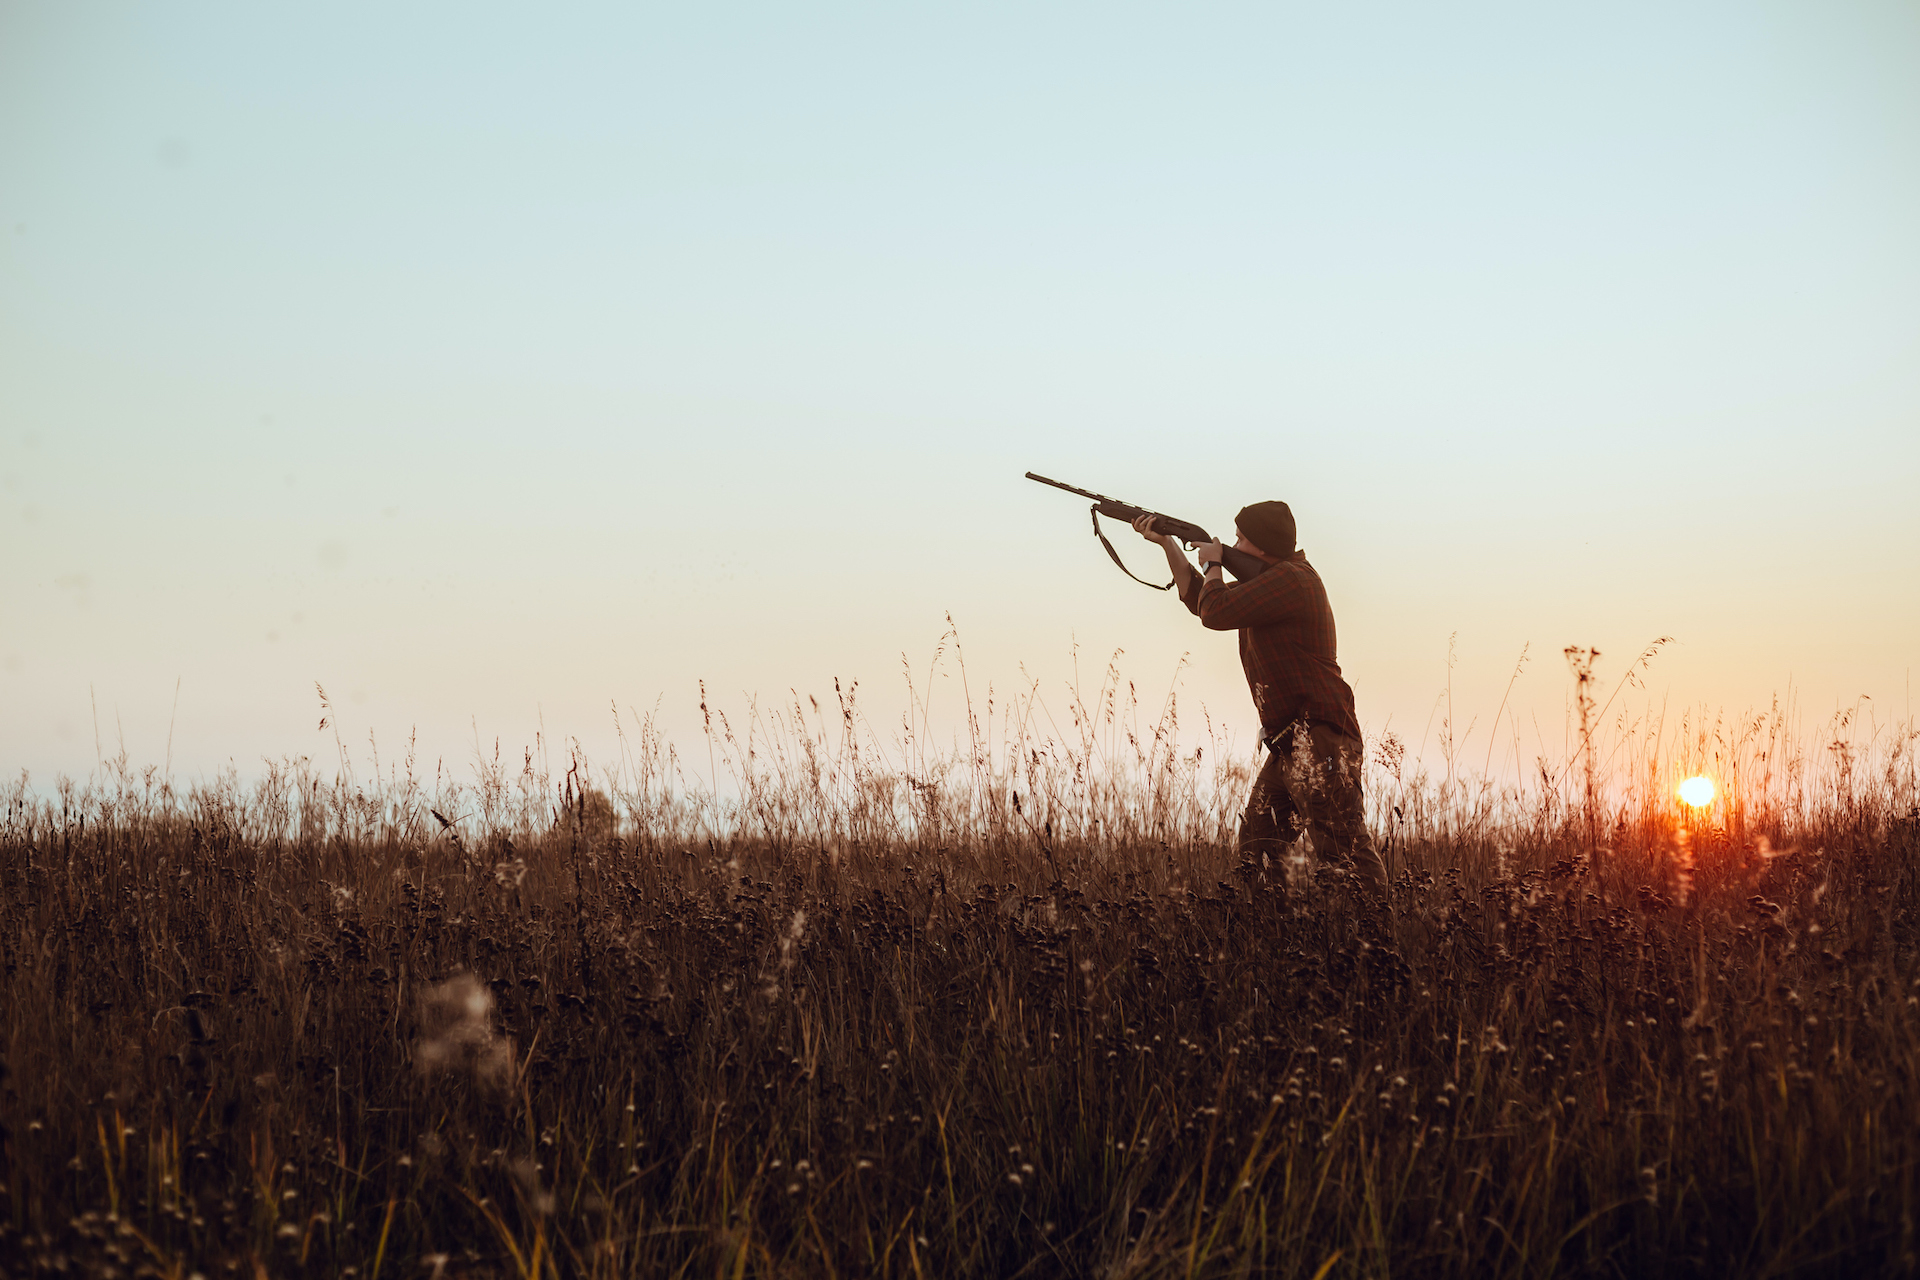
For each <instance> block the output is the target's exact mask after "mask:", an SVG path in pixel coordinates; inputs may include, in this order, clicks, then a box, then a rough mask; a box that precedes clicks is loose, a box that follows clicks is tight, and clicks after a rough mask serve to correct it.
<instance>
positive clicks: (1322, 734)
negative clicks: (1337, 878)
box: [1132, 502, 1387, 899]
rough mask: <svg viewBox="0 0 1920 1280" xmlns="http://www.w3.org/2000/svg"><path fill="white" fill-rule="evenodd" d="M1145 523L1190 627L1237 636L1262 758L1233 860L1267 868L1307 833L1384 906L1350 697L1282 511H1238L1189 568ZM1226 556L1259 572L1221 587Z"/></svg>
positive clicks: (1315, 586) (1322, 607)
mask: <svg viewBox="0 0 1920 1280" xmlns="http://www.w3.org/2000/svg"><path fill="white" fill-rule="evenodd" d="M1156 520H1164V517H1159V516H1156V515H1154V514H1152V513H1147V514H1143V515H1139V516H1136V517H1134V518H1133V522H1132V523H1133V527H1134V529H1135V530H1136V531H1137V532H1138V533H1139V534H1140V536H1141V537H1143V538H1145V539H1146V540H1147V541H1148V542H1154V543H1158V544H1159V545H1160V546H1161V547H1162V548H1163V549H1164V550H1165V551H1166V553H1167V567H1168V568H1170V569H1171V570H1172V571H1173V584H1172V585H1173V586H1174V587H1176V588H1178V591H1179V596H1180V602H1181V603H1182V604H1184V605H1186V607H1187V608H1188V610H1189V611H1191V612H1192V613H1193V614H1194V615H1195V616H1196V617H1198V618H1199V619H1200V625H1202V626H1204V627H1207V628H1208V629H1210V630H1213V631H1238V632H1239V633H1240V665H1241V666H1242V667H1244V668H1245V670H1246V673H1247V684H1248V686H1249V687H1250V688H1251V689H1252V691H1253V703H1254V707H1255V708H1256V709H1257V710H1258V711H1259V713H1260V740H1261V742H1262V743H1264V744H1265V745H1266V747H1267V750H1268V752H1269V754H1268V756H1267V760H1266V764H1265V765H1263V766H1262V767H1261V770H1260V773H1259V775H1258V776H1257V777H1256V778H1255V779H1254V782H1253V792H1252V794H1251V795H1250V796H1249V797H1248V799H1247V811H1246V814H1245V816H1244V818H1243V819H1242V820H1241V823H1240V840H1239V845H1240V852H1241V855H1242V856H1243V857H1246V858H1253V857H1256V856H1260V855H1266V856H1270V857H1275V858H1277V857H1278V856H1279V855H1280V854H1282V853H1284V852H1285V851H1286V849H1287V848H1288V847H1289V846H1291V845H1292V844H1293V843H1294V841H1295V840H1296V839H1298V837H1299V835H1300V833H1301V832H1303V831H1311V832H1312V833H1313V850H1314V852H1315V854H1317V855H1319V856H1320V857H1322V858H1325V859H1327V860H1329V861H1331V862H1334V863H1336V864H1345V865H1346V866H1348V867H1349V868H1350V869H1351V870H1352V871H1353V873H1354V874H1355V875H1356V876H1357V877H1358V878H1359V880H1360V882H1361V885H1362V886H1363V888H1364V889H1365V890H1366V891H1367V892H1368V893H1369V895H1370V896H1374V897H1376V898H1380V899H1384V897H1385V893H1386V887H1387V872H1386V867H1385V865H1384V863H1383V862H1382V861H1381V859H1380V855H1379V853H1378V851H1376V850H1375V849H1374V846H1373V838H1372V836H1371V835H1369V834H1368V832H1367V827H1366V806H1365V802H1364V797H1363V796H1362V793H1361V789H1360V769H1361V764H1362V762H1363V759H1364V757H1363V755H1362V750H1363V748H1362V743H1361V739H1360V721H1359V719H1358V717H1357V716H1356V715H1355V714H1354V709H1353V690H1352V688H1351V687H1349V686H1348V684H1347V682H1346V680H1345V679H1344V678H1342V676H1341V674H1340V663H1339V661H1338V658H1337V655H1336V652H1335V644H1334V626H1333V609H1332V606H1330V605H1329V604H1328V603H1327V590H1326V588H1325V587H1324V586H1323V585H1321V582H1320V575H1319V574H1318V573H1315V572H1314V569H1313V566H1312V565H1310V564H1308V563H1307V557H1306V554H1305V553H1304V552H1302V551H1300V550H1299V549H1298V548H1297V547H1296V546H1295V545H1294V536H1295V531H1294V522H1293V512H1292V510H1291V509H1289V508H1288V506H1287V504H1286V503H1284V502H1256V503H1254V504H1253V505H1252V506H1250V507H1243V508H1241V511H1240V514H1239V515H1238V516H1236V517H1235V518H1234V525H1235V529H1234V533H1235V537H1236V541H1235V543H1234V545H1233V546H1232V547H1230V548H1229V547H1223V546H1222V545H1221V543H1219V542H1217V541H1207V542H1204V543H1201V544H1199V545H1198V546H1196V547H1195V548H1194V554H1195V555H1196V556H1197V557H1198V558H1199V561H1200V564H1201V568H1200V569H1198V570H1196V569H1195V568H1194V566H1193V565H1191V564H1189V563H1188V562H1187V557H1186V555H1185V553H1184V552H1182V551H1181V549H1180V541H1179V539H1177V538H1175V537H1174V536H1173V535H1171V534H1168V533H1163V532H1161V531H1160V529H1159V527H1157V526H1156V524H1155V521H1156ZM1235 552H1238V553H1239V555H1240V556H1241V557H1252V558H1254V559H1255V560H1257V561H1259V562H1260V564H1261V565H1262V566H1263V567H1262V568H1261V569H1260V570H1259V571H1258V572H1256V573H1254V574H1253V575H1252V576H1248V575H1247V574H1244V573H1240V572H1239V571H1238V570H1237V569H1236V576H1238V577H1240V578H1241V579H1242V580H1241V581H1239V582H1235V583H1229V582H1227V581H1226V578H1225V576H1224V575H1223V574H1222V572H1221V565H1222V563H1223V562H1224V561H1226V560H1227V559H1228V557H1229V556H1231V555H1233V554H1234V553H1235Z"/></svg>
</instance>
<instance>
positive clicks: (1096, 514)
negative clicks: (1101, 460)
mask: <svg viewBox="0 0 1920 1280" xmlns="http://www.w3.org/2000/svg"><path fill="white" fill-rule="evenodd" d="M1093 536H1094V537H1096V538H1098V539H1100V545H1101V546H1103V547H1105V548H1106V549H1107V555H1108V556H1110V557H1111V558H1112V560H1113V563H1114V564H1115V565H1118V566H1119V569H1120V572H1122V573H1124V574H1126V575H1127V576H1128V577H1129V578H1132V579H1133V580H1134V581H1135V582H1137V583H1139V584H1140V585H1141V586H1143V587H1152V588H1153V589H1154V590H1155V591H1171V590H1173V585H1174V584H1173V583H1171V582H1169V583H1168V584H1167V585H1166V586H1164V587H1162V586H1159V585H1157V584H1155V583H1151V582H1148V581H1147V580H1146V579H1145V578H1142V577H1139V576H1137V575H1136V574H1135V573H1134V572H1133V570H1131V569H1129V568H1127V566H1126V564H1125V563H1124V562H1122V561H1121V559H1120V553H1119V552H1118V551H1115V550H1114V549H1113V544H1112V543H1111V542H1108V541H1107V535H1106V534H1104V533H1102V532H1100V508H1099V506H1098V505H1096V506H1095V507H1094V508H1093Z"/></svg>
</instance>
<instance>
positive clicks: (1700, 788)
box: [1680, 774, 1716, 809]
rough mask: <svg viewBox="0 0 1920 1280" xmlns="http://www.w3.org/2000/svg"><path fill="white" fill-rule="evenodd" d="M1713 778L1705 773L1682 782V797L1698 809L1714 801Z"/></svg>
mask: <svg viewBox="0 0 1920 1280" xmlns="http://www.w3.org/2000/svg"><path fill="white" fill-rule="evenodd" d="M1715 790H1716V788H1715V787H1714V785H1713V779H1712V778H1709V777H1707V776H1706V775H1705V774H1696V775H1695V776H1693V777H1691V778H1688V779H1687V780H1686V781H1685V782H1683V783H1681V784H1680V798H1681V799H1682V800H1684V801H1686V802H1687V803H1688V804H1690V805H1692V806H1693V807H1694V808H1696V809H1704V808H1706V807H1707V806H1708V805H1710V804H1712V803H1713V797H1714V792H1715Z"/></svg>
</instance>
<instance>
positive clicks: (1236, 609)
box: [1193, 548, 1325, 631]
mask: <svg viewBox="0 0 1920 1280" xmlns="http://www.w3.org/2000/svg"><path fill="white" fill-rule="evenodd" d="M1201 551H1202V553H1203V554H1204V552H1205V548H1201ZM1316 607H1319V608H1324V607H1325V606H1324V604H1320V603H1319V601H1318V598H1317V596H1316V595H1315V592H1314V590H1313V587H1312V585H1311V583H1310V580H1309V578H1308V577H1307V576H1306V575H1302V574H1294V573H1287V572H1285V571H1284V570H1283V569H1276V570H1270V571H1268V572H1266V573H1263V574H1261V575H1260V576H1259V577H1257V578H1255V579H1253V580H1252V581H1250V582H1235V583H1228V582H1227V581H1225V580H1224V579H1223V578H1221V576H1220V573H1219V570H1218V569H1217V568H1216V569H1215V570H1214V572H1212V573H1209V574H1208V575H1207V580H1206V583H1205V584H1204V585H1203V586H1202V587H1201V588H1200V591H1199V595H1198V598H1197V599H1196V600H1195V601H1194V606H1193V611H1194V613H1195V614H1197V615H1199V618H1200V625H1201V626H1204V627H1206V628H1208V629H1209V630H1212V631H1238V630H1239V629H1240V628H1241V627H1261V626H1271V625H1273V624H1275V623H1279V622H1285V621H1287V620H1288V619H1290V618H1298V617H1302V616H1306V615H1307V614H1308V613H1309V612H1310V611H1312V610H1313V609H1314V608H1316Z"/></svg>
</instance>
